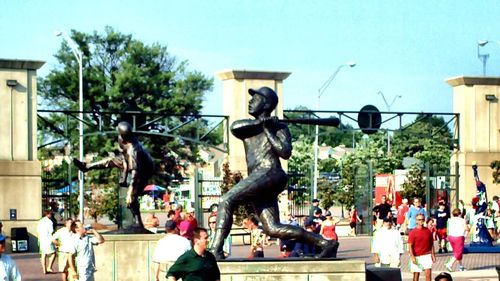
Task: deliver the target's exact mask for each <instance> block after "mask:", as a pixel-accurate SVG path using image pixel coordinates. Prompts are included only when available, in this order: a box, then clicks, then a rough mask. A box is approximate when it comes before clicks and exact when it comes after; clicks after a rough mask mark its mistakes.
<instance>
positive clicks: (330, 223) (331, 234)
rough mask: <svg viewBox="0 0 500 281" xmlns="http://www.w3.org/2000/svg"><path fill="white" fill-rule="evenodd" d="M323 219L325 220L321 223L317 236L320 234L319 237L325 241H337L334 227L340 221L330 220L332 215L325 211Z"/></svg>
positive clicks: (336, 219)
mask: <svg viewBox="0 0 500 281" xmlns="http://www.w3.org/2000/svg"><path fill="white" fill-rule="evenodd" d="M325 217H326V219H325V220H324V221H323V222H321V227H320V230H319V234H321V236H323V238H325V239H327V240H335V241H338V240H339V238H338V236H337V233H336V232H335V226H336V225H337V223H338V222H339V221H340V219H338V218H332V213H331V212H330V211H326V214H325Z"/></svg>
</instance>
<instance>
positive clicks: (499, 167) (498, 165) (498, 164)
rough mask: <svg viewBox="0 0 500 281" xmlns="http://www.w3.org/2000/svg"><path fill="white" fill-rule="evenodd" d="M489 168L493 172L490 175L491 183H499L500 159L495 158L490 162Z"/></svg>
mask: <svg viewBox="0 0 500 281" xmlns="http://www.w3.org/2000/svg"><path fill="white" fill-rule="evenodd" d="M490 167H491V169H492V170H493V172H492V173H491V176H492V177H493V183H495V184H499V183H500V161H498V160H495V161H492V162H491V164H490Z"/></svg>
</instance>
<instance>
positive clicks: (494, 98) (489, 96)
mask: <svg viewBox="0 0 500 281" xmlns="http://www.w3.org/2000/svg"><path fill="white" fill-rule="evenodd" d="M484 98H485V99H486V100H487V101H489V102H498V98H497V97H496V96H495V95H485V96H484Z"/></svg>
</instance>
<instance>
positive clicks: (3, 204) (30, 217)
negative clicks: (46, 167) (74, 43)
mask: <svg viewBox="0 0 500 281" xmlns="http://www.w3.org/2000/svg"><path fill="white" fill-rule="evenodd" d="M43 64H44V62H40V61H24V60H6V59H0V132H1V133H0V220H2V221H3V225H4V228H3V232H4V234H6V235H7V236H10V233H11V228H12V227H26V228H27V229H28V233H29V235H30V240H29V242H30V248H29V250H30V251H36V250H37V248H38V247H37V243H36V238H35V235H36V223H37V221H38V220H39V219H40V218H41V214H42V199H41V196H42V188H41V165H40V162H38V159H37V142H36V137H37V136H36V135H37V133H36V132H37V122H36V121H37V109H36V105H37V99H36V97H37V92H36V70H37V69H39V68H40V67H41V66H42V65H43ZM11 210H15V213H16V215H17V217H16V218H11V217H10V212H11ZM8 245H10V243H8ZM9 248H10V247H8V249H9Z"/></svg>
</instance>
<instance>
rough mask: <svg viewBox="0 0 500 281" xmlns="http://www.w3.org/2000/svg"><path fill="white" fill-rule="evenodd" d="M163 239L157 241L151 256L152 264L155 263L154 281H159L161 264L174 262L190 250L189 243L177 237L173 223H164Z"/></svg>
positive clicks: (170, 221) (169, 221) (171, 221)
mask: <svg viewBox="0 0 500 281" xmlns="http://www.w3.org/2000/svg"><path fill="white" fill-rule="evenodd" d="M165 233H166V235H165V237H163V238H161V239H160V240H158V244H156V248H155V251H154V254H153V262H154V263H156V264H157V265H156V270H155V280H156V281H158V280H160V267H161V264H162V263H167V262H175V261H176V260H177V259H178V258H179V257H180V256H181V255H182V254H184V253H185V252H187V251H189V250H191V242H189V240H187V239H186V238H184V237H182V236H180V235H178V230H177V225H176V223H175V221H173V220H168V221H167V222H166V223H165Z"/></svg>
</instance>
